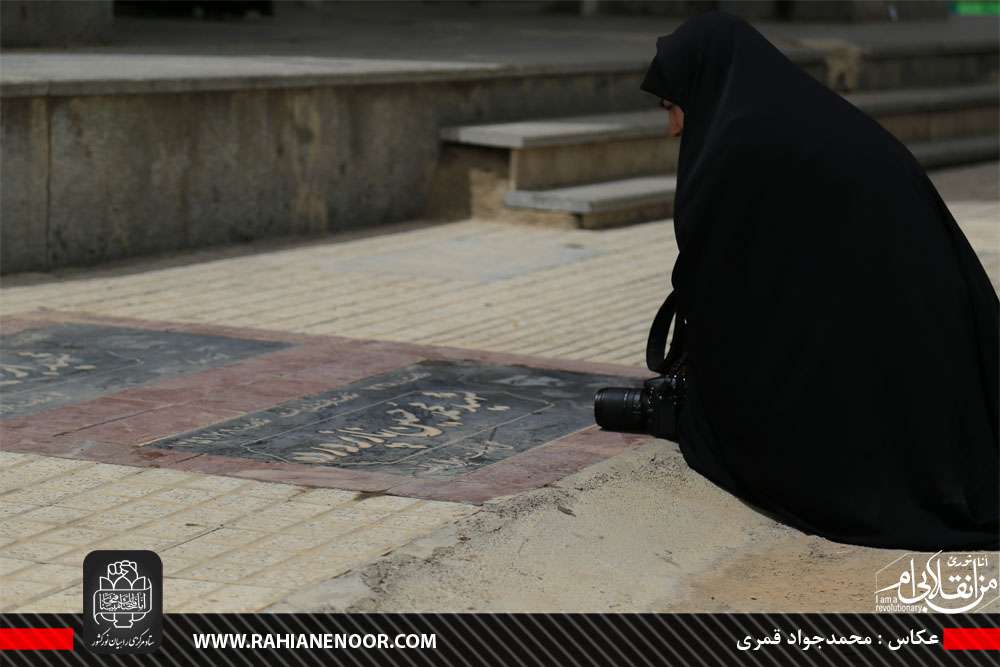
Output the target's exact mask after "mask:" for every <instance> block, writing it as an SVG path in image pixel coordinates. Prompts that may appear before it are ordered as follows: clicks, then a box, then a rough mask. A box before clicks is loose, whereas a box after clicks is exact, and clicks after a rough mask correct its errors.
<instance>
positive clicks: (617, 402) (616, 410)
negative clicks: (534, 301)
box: [594, 369, 686, 441]
mask: <svg viewBox="0 0 1000 667" xmlns="http://www.w3.org/2000/svg"><path fill="white" fill-rule="evenodd" d="M685 384H686V378H685V375H684V372H683V369H678V370H676V371H675V372H672V373H667V374H665V375H659V376H657V377H653V378H650V379H648V380H646V381H645V382H644V383H643V385H642V387H606V388H604V389H599V390H598V391H597V393H596V394H595V395H594V420H595V421H596V422H597V425H598V426H600V427H601V428H603V429H605V430H608V431H619V432H622V433H646V434H649V435H652V436H654V437H657V438H665V439H667V440H674V441H676V440H677V415H678V413H679V412H680V409H681V406H682V404H683V399H684V389H685Z"/></svg>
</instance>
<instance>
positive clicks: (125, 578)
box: [94, 560, 153, 628]
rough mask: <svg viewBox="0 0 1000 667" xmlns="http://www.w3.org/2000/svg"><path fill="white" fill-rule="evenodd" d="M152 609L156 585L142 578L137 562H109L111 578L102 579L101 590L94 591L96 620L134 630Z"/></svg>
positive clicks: (109, 576) (108, 576)
mask: <svg viewBox="0 0 1000 667" xmlns="http://www.w3.org/2000/svg"><path fill="white" fill-rule="evenodd" d="M152 609H153V589H152V586H151V585H150V583H149V579H147V578H146V577H143V576H140V575H139V570H138V568H137V567H136V564H135V561H131V560H119V561H115V562H114V563H109V564H108V574H107V576H106V577H101V583H100V587H99V588H98V589H97V590H96V591H94V620H95V621H101V620H103V621H107V622H109V623H113V624H114V626H115V627H116V628H131V627H132V624H133V623H135V622H136V621H141V620H142V619H143V618H145V616H146V614H148V613H149V612H150V611H151V610H152Z"/></svg>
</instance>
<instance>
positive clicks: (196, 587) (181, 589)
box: [163, 577, 219, 612]
mask: <svg viewBox="0 0 1000 667" xmlns="http://www.w3.org/2000/svg"><path fill="white" fill-rule="evenodd" d="M218 589H219V585H218V584H217V583H214V582H211V581H198V580H196V579H182V578H178V577H164V578H163V606H164V611H167V612H178V611H181V610H182V609H183V605H184V603H185V602H187V601H188V600H192V599H198V598H201V597H203V596H205V595H207V594H208V593H211V592H213V591H216V590H218Z"/></svg>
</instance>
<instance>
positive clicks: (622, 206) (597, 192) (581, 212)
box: [504, 176, 677, 229]
mask: <svg viewBox="0 0 1000 667" xmlns="http://www.w3.org/2000/svg"><path fill="white" fill-rule="evenodd" d="M676 182H677V181H676V179H675V178H674V177H673V176H638V177H634V178H624V179H620V180H615V181H605V182H601V183H589V184H586V185H574V186H570V187H562V188H552V189H548V190H512V191H510V192H508V193H507V194H506V195H505V196H504V204H506V205H507V207H508V208H512V209H530V210H533V211H547V212H550V213H559V214H563V215H565V216H574V217H575V218H576V220H577V226H579V227H583V228H591V229H592V228H597V227H610V226H615V225H622V224H630V223H634V222H643V221H646V220H654V219H658V218H666V217H670V215H671V214H672V209H673V201H674V186H675V185H676Z"/></svg>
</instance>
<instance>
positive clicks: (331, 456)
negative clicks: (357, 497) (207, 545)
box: [150, 361, 635, 479]
mask: <svg viewBox="0 0 1000 667" xmlns="http://www.w3.org/2000/svg"><path fill="white" fill-rule="evenodd" d="M622 384H625V385H633V384H635V381H634V380H628V379H624V378H617V377H608V376H599V375H587V374H583V373H573V372H568V371H554V370H541V369H534V368H527V367H520V366H492V365H483V364H478V363H471V362H447V361H424V362H421V363H419V364H415V365H413V366H409V367H407V368H402V369H398V370H395V371H392V372H389V373H385V374H383V375H378V376H374V377H371V378H367V379H365V380H362V381H359V382H355V383H352V384H349V385H346V386H344V387H340V388H338V389H333V390H329V391H325V392H323V393H320V394H314V395H312V396H308V397H305V398H299V399H295V400H292V401H287V402H285V403H282V404H281V405H277V406H275V407H273V408H271V409H269V410H263V411H260V412H256V413H253V414H248V415H246V416H244V417H240V418H236V419H232V420H230V421H227V422H224V423H222V424H217V425H215V426H212V427H209V428H205V429H201V430H198V431H193V432H189V433H185V434H181V435H177V436H172V437H169V438H165V439H163V440H159V441H157V442H154V443H152V444H151V445H150V446H151V447H158V448H165V449H174V450H188V451H195V452H200V453H207V454H214V455H219V456H231V457H241V458H249V459H257V460H263V461H275V462H286V463H304V464H313V465H318V466H336V467H341V468H353V469H355V470H366V471H372V472H388V473H393V474H399V475H409V476H414V477H421V478H431V479H447V478H450V477H454V476H456V475H460V474H464V473H467V472H469V471H471V470H474V469H476V468H480V467H482V466H486V465H489V464H491V463H494V462H496V461H500V460H502V459H505V458H507V457H509V456H513V455H514V454H517V453H519V452H522V451H525V450H527V449H530V448H532V447H535V446H537V445H540V444H543V443H545V442H549V441H550V440H553V439H555V438H559V437H562V436H564V435H567V434H569V433H572V432H574V431H577V430H579V429H582V428H585V427H587V426H591V425H593V423H594V417H593V398H594V392H595V391H596V390H597V389H599V388H601V387H605V386H609V385H622Z"/></svg>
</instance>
